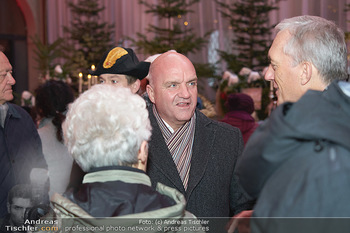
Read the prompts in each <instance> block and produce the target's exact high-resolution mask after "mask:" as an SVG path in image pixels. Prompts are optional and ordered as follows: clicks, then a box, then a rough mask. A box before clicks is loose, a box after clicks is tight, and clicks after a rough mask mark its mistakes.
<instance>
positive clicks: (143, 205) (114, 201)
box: [63, 166, 175, 217]
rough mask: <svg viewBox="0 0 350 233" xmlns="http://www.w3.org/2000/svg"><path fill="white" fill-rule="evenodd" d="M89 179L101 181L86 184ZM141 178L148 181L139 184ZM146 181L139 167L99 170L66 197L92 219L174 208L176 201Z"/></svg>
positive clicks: (89, 175)
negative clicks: (93, 178) (95, 178)
mask: <svg viewBox="0 0 350 233" xmlns="http://www.w3.org/2000/svg"><path fill="white" fill-rule="evenodd" d="M89 177H90V179H91V177H98V182H97V181H96V182H93V181H90V182H86V180H87V178H89ZM108 179H111V180H108ZM141 179H143V180H145V181H144V182H142V183H141V182H136V181H138V180H141ZM147 179H148V180H149V178H148V177H147V175H146V174H145V173H144V172H142V171H141V170H139V169H136V168H131V167H130V168H129V167H119V166H115V167H106V168H99V169H95V170H94V171H93V172H89V173H88V174H87V175H85V177H84V180H85V182H84V183H83V184H81V185H80V187H79V190H78V191H77V192H75V191H74V190H73V189H70V190H67V191H66V192H65V193H64V195H63V196H64V197H66V198H68V199H70V200H71V201H72V202H74V203H76V204H77V205H79V206H80V207H81V208H82V209H84V210H85V211H86V212H87V213H89V214H90V215H91V216H93V217H115V216H121V215H127V214H135V213H142V212H147V211H152V210H157V209H161V208H166V207H169V206H172V205H175V201H174V200H172V199H171V198H169V197H167V196H165V195H161V194H160V193H159V192H157V191H155V190H154V189H153V188H152V187H151V186H148V185H147V182H146V181H147ZM128 181H129V182H128ZM132 182H134V183H132ZM97 207H98V208H97Z"/></svg>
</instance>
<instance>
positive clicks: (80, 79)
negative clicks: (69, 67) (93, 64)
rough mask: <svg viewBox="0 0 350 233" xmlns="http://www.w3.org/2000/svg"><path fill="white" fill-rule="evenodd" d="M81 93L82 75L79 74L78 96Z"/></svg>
mask: <svg viewBox="0 0 350 233" xmlns="http://www.w3.org/2000/svg"><path fill="white" fill-rule="evenodd" d="M82 91H83V73H81V72H80V73H79V94H80V93H81V92H82Z"/></svg>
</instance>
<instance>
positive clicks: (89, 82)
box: [87, 74, 91, 89]
mask: <svg viewBox="0 0 350 233" xmlns="http://www.w3.org/2000/svg"><path fill="white" fill-rule="evenodd" d="M87 77H88V89H90V88H91V74H88V76H87Z"/></svg>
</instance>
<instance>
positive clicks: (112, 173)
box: [83, 166, 151, 186]
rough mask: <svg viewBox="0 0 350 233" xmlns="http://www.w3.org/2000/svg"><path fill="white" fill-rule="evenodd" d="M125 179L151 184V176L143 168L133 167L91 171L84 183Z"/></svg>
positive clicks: (135, 182) (136, 182)
mask: <svg viewBox="0 0 350 233" xmlns="http://www.w3.org/2000/svg"><path fill="white" fill-rule="evenodd" d="M118 180H119V181H123V182H127V183H132V184H144V185H147V186H151V180H150V178H149V177H148V176H147V175H146V174H145V173H144V172H142V171H141V170H139V169H136V168H132V167H122V166H116V167H108V168H107V169H98V170H96V171H93V172H89V173H87V174H86V175H85V176H84V179H83V184H86V183H94V182H108V181H118Z"/></svg>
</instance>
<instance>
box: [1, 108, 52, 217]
mask: <svg viewBox="0 0 350 233" xmlns="http://www.w3.org/2000/svg"><path fill="white" fill-rule="evenodd" d="M8 106H9V109H8V112H7V115H6V120H5V127H4V128H2V127H1V126H0V164H1V169H0V182H1V191H0V216H4V215H5V214H6V213H7V210H6V202H7V194H8V192H9V190H10V189H11V188H12V187H13V186H14V185H16V184H20V183H30V172H31V170H32V169H33V168H45V169H47V165H46V162H45V159H44V155H43V153H42V148H41V140H40V137H39V135H38V132H37V129H36V127H35V125H34V122H33V119H32V118H31V117H30V116H29V114H28V113H27V112H26V111H25V110H23V109H22V108H21V107H19V106H17V105H14V104H10V103H8Z"/></svg>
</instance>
